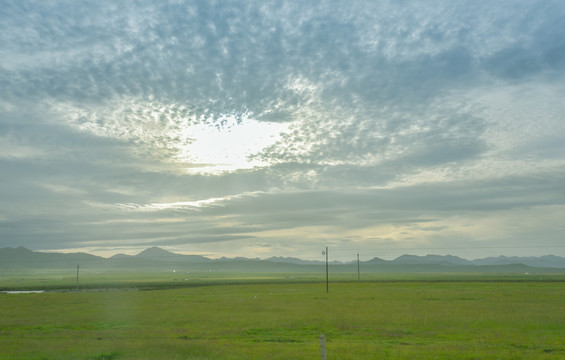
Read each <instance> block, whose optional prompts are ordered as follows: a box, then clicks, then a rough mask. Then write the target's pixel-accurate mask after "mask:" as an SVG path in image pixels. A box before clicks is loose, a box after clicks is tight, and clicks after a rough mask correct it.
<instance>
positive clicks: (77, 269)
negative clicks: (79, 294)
mask: <svg viewBox="0 0 565 360" xmlns="http://www.w3.org/2000/svg"><path fill="white" fill-rule="evenodd" d="M78 268H79V266H78V264H77V291H78Z"/></svg>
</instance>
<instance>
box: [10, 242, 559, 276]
mask: <svg viewBox="0 0 565 360" xmlns="http://www.w3.org/2000/svg"><path fill="white" fill-rule="evenodd" d="M77 265H80V266H81V268H86V269H89V268H90V269H99V270H104V269H106V270H128V269H130V270H134V269H136V270H138V269H140V268H141V269H146V270H148V271H154V270H164V269H171V268H178V269H179V270H185V271H253V272H261V271H271V272H278V271H288V272H310V271H320V270H321V269H322V267H323V266H324V265H325V262H323V261H316V260H303V259H299V258H294V257H271V258H267V259H259V258H254V259H249V258H242V257H237V258H225V257H224V258H220V259H210V258H207V257H204V256H200V255H182V254H176V253H173V252H170V251H167V250H164V249H161V248H159V247H151V248H149V249H146V250H144V251H142V252H140V253H139V254H137V255H125V254H117V255H114V256H112V257H110V258H104V257H100V256H95V255H91V254H86V253H51V252H49V253H46V252H37V251H32V250H29V249H27V248H24V247H18V248H10V247H8V248H2V249H0V269H12V270H16V269H57V268H69V267H71V268H72V267H75V266H77ZM330 265H331V266H332V270H333V271H338V272H339V271H351V269H350V268H351V267H352V266H356V265H357V262H356V261H352V262H345V263H343V262H338V261H333V262H331V263H330ZM360 265H361V266H363V268H364V269H366V270H372V271H393V272H396V271H440V272H448V271H454V272H457V271H485V272H488V271H503V272H511V271H516V272H527V271H528V269H529V268H531V270H535V269H538V270H539V269H545V270H547V271H549V270H551V269H554V270H556V271H559V272H561V271H565V258H564V257H559V256H553V255H547V256H541V257H506V256H499V257H487V258H482V259H475V260H466V259H463V258H460V257H457V256H453V255H426V256H417V255H402V256H400V257H398V258H396V259H394V260H384V259H380V258H378V257H375V258H373V259H371V260H368V261H361V262H360Z"/></svg>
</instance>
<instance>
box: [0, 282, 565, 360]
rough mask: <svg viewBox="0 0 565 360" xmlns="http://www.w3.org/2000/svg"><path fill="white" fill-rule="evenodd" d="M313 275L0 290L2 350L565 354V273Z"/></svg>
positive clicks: (237, 355) (336, 355)
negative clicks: (323, 344) (323, 347)
mask: <svg viewBox="0 0 565 360" xmlns="http://www.w3.org/2000/svg"><path fill="white" fill-rule="evenodd" d="M311 276H312V275H308V276H307V277H304V278H301V277H300V276H296V277H295V276H293V277H291V278H289V277H281V278H278V279H277V278H276V276H272V277H269V276H264V277H259V276H256V277H253V276H243V275H242V276H239V277H234V278H232V279H228V278H222V277H216V278H214V279H212V278H210V279H206V278H205V276H204V275H203V278H202V279H201V280H198V279H197V277H194V278H193V279H192V280H191V281H186V282H184V283H183V282H179V281H176V282H175V281H165V280H166V279H162V278H160V277H159V276H157V275H155V276H154V278H153V279H152V280H151V281H150V282H149V284H150V285H151V286H146V287H140V286H139V285H140V282H139V279H138V280H135V279H129V280H128V281H127V282H126V283H127V284H129V285H131V286H125V285H124V284H122V286H115V285H116V282H115V281H114V280H112V279H107V281H108V282H109V283H110V284H113V286H112V287H111V288H104V287H102V286H101V285H102V283H103V280H102V279H98V280H96V279H95V278H94V277H93V278H92V279H91V280H90V283H88V284H86V285H89V286H86V287H85V288H84V289H82V290H81V291H72V289H67V290H65V291H48V292H45V293H40V294H37V293H34V294H0V344H1V346H0V359H99V360H101V359H319V358H320V350H319V336H320V335H321V334H324V335H325V338H326V340H327V353H328V359H561V358H564V357H565V342H564V338H565V312H563V303H564V300H565V282H564V281H563V280H564V279H563V276H562V275H560V276H557V277H546V278H536V279H529V278H520V279H517V278H513V277H510V276H502V277H500V278H493V277H486V278H485V277H481V276H480V275H475V276H471V275H465V276H463V277H457V276H447V275H441V276H426V277H422V276H416V275H414V276H413V277H412V278H410V277H409V276H407V277H406V278H402V279H399V278H387V277H386V276H382V275H381V276H376V277H374V278H372V279H371V278H369V279H367V280H364V281H355V280H353V279H345V278H342V279H335V280H334V281H332V282H331V283H330V284H329V293H326V285H325V283H324V282H323V281H320V280H321V277H320V278H319V279H312V278H310V277H311ZM279 277H280V275H279ZM0 280H1V281H0V283H1V284H0V285H2V286H3V288H4V289H6V288H7V286H6V284H8V285H10V284H11V285H10V286H8V287H11V288H17V287H16V286H14V284H15V280H13V281H11V282H10V280H9V279H5V278H4V279H0ZM70 280H71V279H70V278H69V279H66V280H65V281H66V282H67V283H69V282H70ZM59 281H60V282H61V283H63V282H65V281H64V279H62V280H59ZM85 281H88V279H87V280H85ZM112 281H114V282H112ZM21 282H22V283H23V284H24V285H26V286H28V287H34V288H41V286H43V285H41V284H39V283H35V286H30V285H32V284H33V280H31V278H30V279H27V280H26V279H22V280H21ZM159 284H160V285H159ZM55 285H60V284H58V283H56V284H55Z"/></svg>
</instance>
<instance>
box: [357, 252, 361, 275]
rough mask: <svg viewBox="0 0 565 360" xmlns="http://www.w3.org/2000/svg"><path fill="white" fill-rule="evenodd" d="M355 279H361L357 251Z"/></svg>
mask: <svg viewBox="0 0 565 360" xmlns="http://www.w3.org/2000/svg"><path fill="white" fill-rule="evenodd" d="M357 280H358V281H359V280H361V269H360V267H359V253H357Z"/></svg>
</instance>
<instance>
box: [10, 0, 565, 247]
mask: <svg viewBox="0 0 565 360" xmlns="http://www.w3.org/2000/svg"><path fill="white" fill-rule="evenodd" d="M563 15H565V5H564V4H563V3H562V2H561V1H530V2H527V3H519V4H517V3H515V2H513V1H499V2H496V3H493V4H490V3H476V2H472V1H449V2H448V1H437V2H433V3H426V4H419V3H416V2H413V3H412V2H398V1H371V2H367V1H354V2H349V3H347V4H346V3H344V2H340V1H322V2H319V3H317V4H316V5H313V4H309V3H303V4H302V3H300V4H299V3H293V2H267V3H265V2H250V1H227V2H226V1H221V2H213V1H211V2H208V1H207V2H173V1H171V2H160V1H141V2H136V3H135V5H134V4H131V3H118V4H100V3H99V2H89V1H86V2H81V3H80V4H75V3H73V2H69V3H65V2H56V3H51V2H26V3H21V2H15V1H14V2H7V3H6V4H4V6H3V7H2V9H0V16H1V18H2V19H5V20H3V21H2V23H1V24H0V44H2V45H0V88H1V89H2V96H1V99H0V166H1V169H2V171H1V175H0V181H1V186H0V195H1V196H0V209H1V210H0V246H19V245H22V246H28V247H30V248H33V249H46V250H48V249H86V250H88V251H93V252H96V251H99V252H101V253H104V252H108V253H110V252H112V251H114V250H116V249H119V250H120V251H130V252H131V251H137V250H138V249H142V248H144V247H147V246H149V245H160V246H165V247H167V246H168V247H171V248H172V249H175V250H177V251H186V252H198V253H202V254H211V255H217V256H222V255H225V254H237V255H243V256H263V255H264V256H271V255H303V256H306V257H315V256H318V253H319V251H318V250H319V248H321V247H322V246H325V245H326V244H330V245H331V246H333V247H334V250H335V251H337V253H338V254H339V251H343V253H342V256H343V257H347V256H349V253H348V251H358V250H359V251H361V250H363V251H366V252H367V256H370V255H372V256H378V255H379V253H378V252H379V251H381V252H385V253H386V252H388V253H389V254H388V255H390V256H394V255H399V254H400V253H404V252H412V253H428V252H433V250H434V249H436V250H435V252H444V253H452V254H456V255H460V256H463V257H473V256H484V255H497V254H502V253H504V254H505V255H521V254H531V253H532V252H534V251H533V250H532V246H538V247H537V249H536V252H537V253H538V254H540V255H541V254H546V253H555V254H560V255H565V248H564V247H563V246H562V239H563V234H564V230H565V229H564V227H563V225H562V223H563V222H562V221H560V220H559V219H562V218H565V217H564V216H563V215H565V206H564V204H565V189H564V188H563V185H562V184H563V183H565V181H563V180H565V179H564V177H565V176H564V175H565V144H564V143H563V142H562V139H563V138H564V137H565V119H564V118H563V117H564V115H563V114H565V105H564V103H563V101H562V99H563V95H565V85H563V84H565V82H564V81H563V80H564V73H565V71H564V70H565V60H564V59H565V39H564V38H563V36H562V34H563V32H564V31H565V25H563V22H562V18H563ZM427 249H429V250H427ZM369 252H370V254H369Z"/></svg>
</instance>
